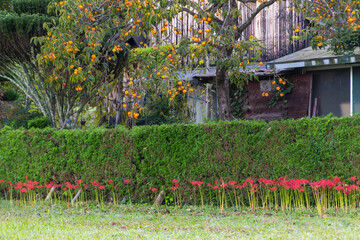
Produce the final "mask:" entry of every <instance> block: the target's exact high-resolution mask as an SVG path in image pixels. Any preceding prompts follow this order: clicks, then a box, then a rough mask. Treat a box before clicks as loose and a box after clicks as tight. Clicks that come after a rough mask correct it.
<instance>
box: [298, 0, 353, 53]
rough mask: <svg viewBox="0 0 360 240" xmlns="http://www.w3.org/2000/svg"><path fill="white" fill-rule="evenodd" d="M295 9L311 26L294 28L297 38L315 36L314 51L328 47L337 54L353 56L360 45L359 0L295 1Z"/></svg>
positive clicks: (313, 38) (313, 40)
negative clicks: (350, 54)
mask: <svg viewBox="0 0 360 240" xmlns="http://www.w3.org/2000/svg"><path fill="white" fill-rule="evenodd" d="M295 4H296V7H295V9H296V10H297V11H298V12H299V13H301V14H304V16H306V17H307V18H308V19H309V20H310V21H311V24H310V26H309V27H308V28H306V29H300V28H299V27H298V28H296V29H295V33H296V34H297V35H299V36H298V38H301V37H305V38H306V37H309V36H311V37H312V40H311V43H312V47H313V48H315V49H316V48H325V47H327V46H328V47H329V50H331V51H334V52H335V53H336V54H343V53H351V52H353V51H354V50H355V48H356V47H359V46H360V19H359V17H360V13H359V10H360V1H354V0H339V1H334V0H307V1H300V0H296V1H295Z"/></svg>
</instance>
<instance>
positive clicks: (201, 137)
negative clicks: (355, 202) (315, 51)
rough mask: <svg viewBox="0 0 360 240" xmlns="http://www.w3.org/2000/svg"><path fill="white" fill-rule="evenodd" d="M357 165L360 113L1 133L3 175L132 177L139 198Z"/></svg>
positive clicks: (337, 171) (311, 175) (352, 171)
mask: <svg viewBox="0 0 360 240" xmlns="http://www.w3.org/2000/svg"><path fill="white" fill-rule="evenodd" d="M359 164H360V117H346V118H332V117H331V116H329V117H326V118H313V119H307V118H306V119H300V120H285V121H281V122H277V121H275V122H270V123H266V122H264V121H234V122H219V123H209V124H201V125H194V124H188V125H187V124H179V125H161V126H143V127H135V128H133V129H132V130H128V129H125V128H118V129H113V130H106V129H102V128H100V129H94V130H86V131H84V130H63V131H57V130H53V129H43V130H39V129H36V130H10V129H9V128H4V129H2V130H1V131H0V166H1V168H0V179H6V180H13V181H17V180H19V179H23V177H24V176H29V178H31V179H34V180H37V181H40V182H45V181H50V180H56V181H58V182H64V181H74V180H76V179H80V178H81V179H83V180H86V181H93V180H97V181H103V182H104V181H106V180H108V179H113V180H115V181H121V179H124V178H130V179H132V180H133V182H134V183H135V184H134V185H133V187H134V188H135V190H136V191H135V192H136V194H137V196H140V195H142V194H143V193H145V192H148V189H149V188H150V187H160V186H164V185H170V180H171V179H173V178H177V179H180V180H183V181H184V180H185V181H187V180H189V181H193V180H205V181H206V180H207V181H210V180H215V179H218V178H223V179H226V180H241V179H245V178H247V177H251V178H259V177H263V178H278V177H281V176H287V177H289V178H306V179H309V180H317V179H323V178H329V177H333V176H341V177H350V176H359V175H360V174H359V173H360V167H359V166H360V165H359Z"/></svg>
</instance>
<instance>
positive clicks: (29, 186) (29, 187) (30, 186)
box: [26, 184, 35, 190]
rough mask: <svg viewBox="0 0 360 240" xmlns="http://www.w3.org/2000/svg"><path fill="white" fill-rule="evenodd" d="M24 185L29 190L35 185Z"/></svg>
mask: <svg viewBox="0 0 360 240" xmlns="http://www.w3.org/2000/svg"><path fill="white" fill-rule="evenodd" d="M26 187H27V189H29V190H31V189H33V188H34V187H35V186H34V185H32V184H28V185H27V186H26Z"/></svg>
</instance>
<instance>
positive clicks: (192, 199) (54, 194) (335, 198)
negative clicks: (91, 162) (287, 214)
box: [0, 177, 360, 216]
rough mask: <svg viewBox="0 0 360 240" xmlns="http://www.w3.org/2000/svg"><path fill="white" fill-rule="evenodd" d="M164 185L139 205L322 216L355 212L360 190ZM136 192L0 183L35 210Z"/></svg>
mask: <svg viewBox="0 0 360 240" xmlns="http://www.w3.org/2000/svg"><path fill="white" fill-rule="evenodd" d="M169 183H170V184H168V185H164V186H158V187H156V186H152V187H149V188H148V193H146V194H145V195H146V196H149V199H147V200H146V199H142V201H153V200H154V198H155V197H156V195H157V194H158V192H159V190H162V191H163V192H164V194H165V195H168V196H172V197H173V198H172V200H171V201H167V202H166V204H170V205H174V206H176V207H181V206H183V205H184V204H193V205H201V206H204V205H205V204H207V205H216V206H218V207H219V209H220V210H221V211H222V210H223V209H224V208H229V207H234V208H236V209H237V210H239V209H242V208H247V209H248V208H250V209H251V210H258V209H266V210H281V211H292V210H304V209H309V208H311V207H316V209H317V211H318V213H319V215H320V216H321V215H322V213H323V212H324V211H327V210H328V209H329V208H333V209H336V210H340V211H342V212H347V211H349V210H354V209H357V208H359V207H360V202H359V200H360V185H359V181H358V178H357V177H351V178H349V179H346V180H344V181H341V180H340V178H339V177H334V178H332V179H330V180H326V179H324V180H319V181H309V180H307V179H287V178H286V177H280V178H278V179H264V178H259V179H257V180H253V179H245V180H244V181H240V182H238V181H224V180H216V181H214V182H207V183H206V182H203V181H198V180H196V181H180V180H178V179H172V180H171V181H169ZM131 185H132V186H131ZM135 186H136V184H134V182H133V181H131V180H129V179H125V180H122V181H121V182H115V181H113V180H107V181H104V182H103V183H101V182H98V181H92V182H89V183H86V182H84V181H83V180H77V181H75V182H74V183H70V182H65V183H62V184H61V183H55V182H49V183H44V184H40V183H39V182H37V181H32V180H28V179H27V177H25V180H24V181H22V182H16V183H15V182H12V181H5V180H0V194H1V195H3V198H5V199H6V200H9V201H11V202H12V203H13V202H16V203H20V204H29V203H34V204H36V203H37V202H40V201H43V200H44V197H45V196H48V197H50V201H59V202H60V201H65V202H68V203H72V204H73V203H74V201H75V202H87V201H89V200H93V201H95V202H96V203H98V204H101V205H102V206H103V204H104V202H112V203H113V204H119V202H120V201H119V199H123V198H124V197H125V199H126V198H128V201H129V202H131V190H130V189H135ZM50 192H51V193H50ZM49 193H50V194H49ZM50 195H51V196H50ZM74 196H76V197H75V198H74ZM150 196H152V197H150ZM150 198H151V199H150Z"/></svg>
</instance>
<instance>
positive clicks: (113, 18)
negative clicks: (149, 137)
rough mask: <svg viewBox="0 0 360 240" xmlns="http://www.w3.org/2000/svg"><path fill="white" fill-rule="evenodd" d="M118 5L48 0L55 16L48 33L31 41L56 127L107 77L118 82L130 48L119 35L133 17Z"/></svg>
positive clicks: (87, 100) (77, 110)
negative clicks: (36, 47)
mask: <svg viewBox="0 0 360 240" xmlns="http://www.w3.org/2000/svg"><path fill="white" fill-rule="evenodd" d="M118 6H119V4H118V3H115V2H109V1H91V0H88V1H55V2H53V3H52V4H51V5H50V6H49V10H50V11H54V12H55V13H56V15H57V16H58V17H59V21H58V23H53V24H47V25H46V26H45V29H46V30H47V36H44V37H39V38H36V39H34V42H36V43H39V44H41V46H42V47H41V52H42V53H41V54H39V55H38V63H39V66H40V67H41V69H42V75H43V76H44V79H43V80H44V81H43V83H42V84H43V85H45V86H49V88H51V89H52V90H53V91H54V92H55V102H56V103H55V106H56V113H57V119H58V125H59V127H60V128H64V127H65V126H66V122H67V121H68V120H69V119H70V118H73V119H75V121H77V119H78V118H79V115H80V113H81V112H83V111H84V109H85V108H86V106H87V105H88V104H89V103H91V101H92V100H93V99H94V98H95V97H96V96H97V95H98V94H100V92H102V91H103V90H104V88H105V87H106V86H108V85H107V84H108V83H111V82H116V83H117V84H120V85H121V84H122V82H121V81H119V80H122V76H123V70H124V66H125V65H126V63H127V55H128V52H129V50H130V45H129V44H128V43H127V42H126V41H125V39H124V37H123V36H124V35H125V32H127V31H128V27H131V26H132V25H133V24H134V23H131V19H130V16H129V15H128V14H126V11H125V10H127V9H125V8H118ZM129 84H130V83H129ZM134 114H135V115H134V116H135V117H136V116H138V115H137V114H138V113H134ZM131 117H132V116H131Z"/></svg>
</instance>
